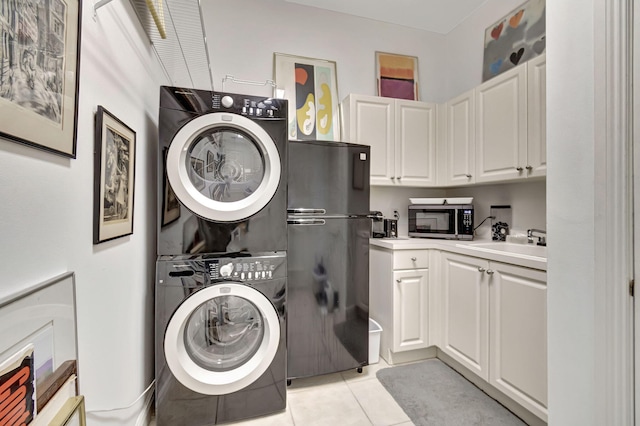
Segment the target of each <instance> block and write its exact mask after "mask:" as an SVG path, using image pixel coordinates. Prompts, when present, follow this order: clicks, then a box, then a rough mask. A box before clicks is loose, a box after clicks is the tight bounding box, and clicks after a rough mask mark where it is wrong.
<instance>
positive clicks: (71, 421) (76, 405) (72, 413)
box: [49, 395, 87, 426]
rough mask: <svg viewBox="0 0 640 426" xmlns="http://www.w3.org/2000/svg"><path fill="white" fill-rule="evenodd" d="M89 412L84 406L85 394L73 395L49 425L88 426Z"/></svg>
mask: <svg viewBox="0 0 640 426" xmlns="http://www.w3.org/2000/svg"><path fill="white" fill-rule="evenodd" d="M86 425H87V414H86V411H85V407H84V396H83V395H78V396H74V397H71V398H69V399H68V400H67V402H65V403H64V405H63V406H62V408H61V409H60V411H58V413H57V414H56V415H55V417H54V418H53V419H51V422H50V423H49V426H86Z"/></svg>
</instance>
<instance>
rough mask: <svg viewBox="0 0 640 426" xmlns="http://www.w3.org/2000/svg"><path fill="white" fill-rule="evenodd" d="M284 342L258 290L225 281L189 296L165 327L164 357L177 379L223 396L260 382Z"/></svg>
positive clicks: (197, 389) (275, 318) (272, 310)
mask: <svg viewBox="0 0 640 426" xmlns="http://www.w3.org/2000/svg"><path fill="white" fill-rule="evenodd" d="M279 341H280V323H279V319H278V314H277V312H276V310H275V308H274V307H273V305H272V304H271V302H270V301H269V299H267V298H266V297H265V296H264V295H263V294H262V293H260V292H259V291H258V290H256V289H254V288H252V287H249V286H246V285H243V284H241V283H234V282H225V283H221V284H217V285H213V286H210V287H205V288H203V289H201V290H199V291H197V292H195V293H193V294H192V295H191V296H189V297H188V298H187V299H186V300H185V301H184V302H183V303H182V304H181V305H180V306H179V307H178V309H176V311H175V312H174V313H173V316H172V317H171V320H170V321H169V323H168V324H167V329H166V331H165V338H164V354H165V358H166V361H167V366H168V367H169V369H170V370H171V373H172V374H173V375H174V377H175V378H176V379H177V380H178V381H179V382H180V383H182V384H183V385H184V386H186V387H187V388H189V389H191V390H193V391H195V392H199V393H201V394H205V395H225V394H229V393H232V392H236V391H238V390H240V389H243V388H245V387H247V386H248V385H250V384H251V383H253V382H254V381H255V380H257V379H258V378H259V377H260V376H261V375H262V374H263V373H264V372H265V371H266V370H267V368H269V366H270V365H271V363H272V362H273V359H274V357H275V356H276V352H277V350H278V344H279Z"/></svg>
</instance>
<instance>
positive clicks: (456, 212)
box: [453, 209, 458, 240]
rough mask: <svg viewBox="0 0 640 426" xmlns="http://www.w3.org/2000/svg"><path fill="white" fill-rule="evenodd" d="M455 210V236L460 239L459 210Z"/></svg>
mask: <svg viewBox="0 0 640 426" xmlns="http://www.w3.org/2000/svg"><path fill="white" fill-rule="evenodd" d="M453 211H454V212H455V214H454V216H455V218H456V219H455V224H454V227H455V228H454V230H453V236H454V237H455V239H456V240H457V239H458V210H457V209H454V210H453Z"/></svg>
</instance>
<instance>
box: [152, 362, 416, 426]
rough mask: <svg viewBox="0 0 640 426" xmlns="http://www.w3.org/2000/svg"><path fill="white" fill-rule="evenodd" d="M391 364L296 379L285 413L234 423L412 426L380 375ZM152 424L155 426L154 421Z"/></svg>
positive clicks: (236, 425) (253, 425)
mask: <svg viewBox="0 0 640 426" xmlns="http://www.w3.org/2000/svg"><path fill="white" fill-rule="evenodd" d="M387 367H389V365H388V364H387V363H386V362H385V361H384V360H383V359H382V358H380V362H379V363H377V364H372V365H370V366H367V367H364V368H363V371H362V373H361V374H359V373H358V372H357V371H356V370H353V371H346V372H342V373H334V374H327V375H324V376H318V377H311V378H308V379H298V380H293V382H292V383H291V386H289V387H288V389H287V409H286V410H285V411H284V412H281V413H278V414H274V415H271V416H265V417H260V418H257V419H253V420H246V421H241V422H234V423H228V425H233V426H272V425H273V426H275V425H278V426H292V425H295V426H325V425H327V426H338V425H340V426H347V425H354V426H369V425H375V426H409V425H413V423H412V422H411V420H410V419H409V417H407V415H406V414H405V413H404V411H403V410H402V408H400V406H399V405H398V404H397V403H396V401H395V400H394V399H393V397H392V396H391V395H390V394H389V393H388V392H387V391H386V389H385V388H384V386H382V384H381V383H380V382H379V381H378V379H377V378H376V371H378V370H380V369H382V368H387ZM151 426H155V421H154V420H152V422H151Z"/></svg>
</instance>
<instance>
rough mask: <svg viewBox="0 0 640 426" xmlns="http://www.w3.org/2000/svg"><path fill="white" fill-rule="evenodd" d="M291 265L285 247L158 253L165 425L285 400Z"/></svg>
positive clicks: (226, 418) (261, 410)
mask: <svg viewBox="0 0 640 426" xmlns="http://www.w3.org/2000/svg"><path fill="white" fill-rule="evenodd" d="M286 273H287V265H286V254H285V253H284V252H272V253H258V254H252V253H237V254H235V255H229V254H221V255H195V256H188V255H177V256H160V257H159V258H158V260H157V262H156V276H157V277H158V278H157V282H156V323H155V348H156V355H155V373H156V421H157V424H158V425H159V426H162V425H172V426H173V425H189V426H200V425H213V424H219V423H225V422H230V421H235V420H240V419H245V418H250V417H256V416H261V415H265V414H270V413H275V412H278V411H282V410H284V409H285V408H286V375H287V367H286V355H287V349H286V287H287V285H286V282H287V279H286Z"/></svg>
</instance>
